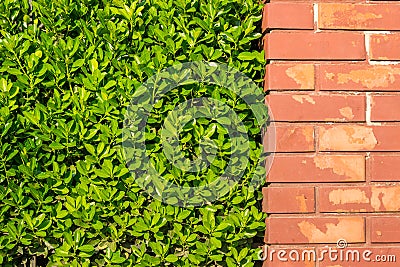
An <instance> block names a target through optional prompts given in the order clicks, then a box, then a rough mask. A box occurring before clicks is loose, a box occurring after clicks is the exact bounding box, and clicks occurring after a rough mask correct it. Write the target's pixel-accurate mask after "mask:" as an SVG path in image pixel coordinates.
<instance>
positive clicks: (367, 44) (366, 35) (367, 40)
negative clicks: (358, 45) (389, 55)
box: [364, 32, 371, 63]
mask: <svg viewBox="0 0 400 267" xmlns="http://www.w3.org/2000/svg"><path fill="white" fill-rule="evenodd" d="M370 37H371V36H370V34H369V32H364V38H365V51H366V53H367V62H368V63H371V62H370V61H371V60H370V58H371V57H370V52H371V46H370V39H371V38H370Z"/></svg>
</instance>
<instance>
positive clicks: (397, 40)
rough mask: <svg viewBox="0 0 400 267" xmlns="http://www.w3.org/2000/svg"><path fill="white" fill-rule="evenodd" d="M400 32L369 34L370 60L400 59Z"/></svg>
mask: <svg viewBox="0 0 400 267" xmlns="http://www.w3.org/2000/svg"><path fill="white" fill-rule="evenodd" d="M399 47H400V33H395V34H373V35H371V36H370V58H371V59H372V60H400V49H399Z"/></svg>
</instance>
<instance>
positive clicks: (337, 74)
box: [316, 63, 400, 91]
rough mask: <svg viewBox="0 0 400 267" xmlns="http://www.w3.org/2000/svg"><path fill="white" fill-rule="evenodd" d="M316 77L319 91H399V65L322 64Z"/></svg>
mask: <svg viewBox="0 0 400 267" xmlns="http://www.w3.org/2000/svg"><path fill="white" fill-rule="evenodd" d="M316 75H317V77H318V88H319V89H320V90H341V91H342V90H355V91H359V90H367V91H373V90H380V91H381V90H382V91H398V90H399V89H400V65H385V66H382V65H367V64H354V63H353V64H352V63H347V64H322V65H320V66H318V67H317V74H316Z"/></svg>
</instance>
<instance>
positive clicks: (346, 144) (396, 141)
mask: <svg viewBox="0 0 400 267" xmlns="http://www.w3.org/2000/svg"><path fill="white" fill-rule="evenodd" d="M399 132H400V125H382V126H366V125H355V124H353V125H350V124H348V125H343V124H336V125H331V126H321V127H319V138H318V142H319V149H320V150H321V151H400V138H399Z"/></svg>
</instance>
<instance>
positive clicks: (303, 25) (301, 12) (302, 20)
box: [263, 3, 314, 31]
mask: <svg viewBox="0 0 400 267" xmlns="http://www.w3.org/2000/svg"><path fill="white" fill-rule="evenodd" d="M267 28H268V29H308V30H312V29H314V12H313V5H312V4H311V3H269V4H266V5H265V8H264V14H263V31H264V30H265V29H267Z"/></svg>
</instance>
